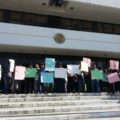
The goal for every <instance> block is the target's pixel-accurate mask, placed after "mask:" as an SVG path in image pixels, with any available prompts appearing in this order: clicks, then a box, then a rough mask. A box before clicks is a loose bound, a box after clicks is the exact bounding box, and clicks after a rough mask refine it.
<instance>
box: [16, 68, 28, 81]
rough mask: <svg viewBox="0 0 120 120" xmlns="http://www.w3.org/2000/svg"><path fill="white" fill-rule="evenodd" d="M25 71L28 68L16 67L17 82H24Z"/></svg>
mask: <svg viewBox="0 0 120 120" xmlns="http://www.w3.org/2000/svg"><path fill="white" fill-rule="evenodd" d="M25 70H26V68H25V67H23V66H16V67H15V80H24V79H25Z"/></svg>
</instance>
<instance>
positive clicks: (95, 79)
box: [91, 65, 104, 92]
mask: <svg viewBox="0 0 120 120" xmlns="http://www.w3.org/2000/svg"><path fill="white" fill-rule="evenodd" d="M91 77H92V78H91V79H92V92H100V85H99V80H102V79H104V76H103V72H102V71H101V70H98V69H97V68H96V65H94V69H93V70H91Z"/></svg>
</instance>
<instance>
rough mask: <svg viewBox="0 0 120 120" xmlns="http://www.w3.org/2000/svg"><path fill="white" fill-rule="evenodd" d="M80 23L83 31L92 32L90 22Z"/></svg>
mask: <svg viewBox="0 0 120 120" xmlns="http://www.w3.org/2000/svg"><path fill="white" fill-rule="evenodd" d="M82 23H83V30H85V31H92V22H89V21H82Z"/></svg>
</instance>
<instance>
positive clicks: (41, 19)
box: [36, 15, 47, 25]
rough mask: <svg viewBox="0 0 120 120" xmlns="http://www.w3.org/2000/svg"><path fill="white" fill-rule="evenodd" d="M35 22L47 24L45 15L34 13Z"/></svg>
mask: <svg viewBox="0 0 120 120" xmlns="http://www.w3.org/2000/svg"><path fill="white" fill-rule="evenodd" d="M36 24H41V25H43V24H44V25H46V24H47V16H43V15H36Z"/></svg>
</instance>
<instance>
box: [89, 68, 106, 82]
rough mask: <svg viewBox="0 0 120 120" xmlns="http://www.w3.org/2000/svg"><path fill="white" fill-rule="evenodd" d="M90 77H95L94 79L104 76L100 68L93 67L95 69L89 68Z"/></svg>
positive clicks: (101, 78)
mask: <svg viewBox="0 0 120 120" xmlns="http://www.w3.org/2000/svg"><path fill="white" fill-rule="evenodd" d="M91 77H92V80H93V79H96V80H103V79H104V76H103V72H102V71H101V70H98V69H95V70H91Z"/></svg>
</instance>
